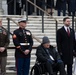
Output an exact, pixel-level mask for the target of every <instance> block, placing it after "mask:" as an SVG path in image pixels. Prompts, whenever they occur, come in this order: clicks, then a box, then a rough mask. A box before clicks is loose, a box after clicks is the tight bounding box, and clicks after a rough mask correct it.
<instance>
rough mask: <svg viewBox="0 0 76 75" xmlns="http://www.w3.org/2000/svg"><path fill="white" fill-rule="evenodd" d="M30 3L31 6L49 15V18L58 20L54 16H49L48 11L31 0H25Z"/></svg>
mask: <svg viewBox="0 0 76 75" xmlns="http://www.w3.org/2000/svg"><path fill="white" fill-rule="evenodd" d="M27 1H28V2H29V3H30V4H32V5H33V6H35V7H36V8H38V9H39V10H41V11H42V12H44V13H45V14H46V15H48V16H50V18H53V19H54V20H55V21H57V22H58V20H57V19H56V18H54V17H53V16H51V15H50V14H49V13H48V12H46V11H45V10H43V9H42V8H40V7H39V6H37V5H36V4H34V3H33V2H32V1H30V0H27Z"/></svg>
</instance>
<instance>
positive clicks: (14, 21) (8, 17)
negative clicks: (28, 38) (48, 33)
mask: <svg viewBox="0 0 76 75" xmlns="http://www.w3.org/2000/svg"><path fill="white" fill-rule="evenodd" d="M7 19H10V20H11V21H13V22H14V23H15V24H16V25H19V24H18V23H17V22H15V21H14V20H13V19H12V18H10V17H7ZM32 37H33V38H34V39H36V40H37V41H38V42H39V43H41V41H40V40H39V39H38V38H37V37H35V36H34V35H32Z"/></svg>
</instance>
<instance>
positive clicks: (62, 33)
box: [56, 17, 75, 75]
mask: <svg viewBox="0 0 76 75" xmlns="http://www.w3.org/2000/svg"><path fill="white" fill-rule="evenodd" d="M63 23H64V26H63V27H62V28H60V29H58V30H57V37H56V40H57V48H58V52H59V54H60V55H61V58H62V60H63V62H64V65H67V74H68V75H72V64H73V52H75V33H74V30H73V29H72V28H70V18H69V17H65V18H64V19H63Z"/></svg>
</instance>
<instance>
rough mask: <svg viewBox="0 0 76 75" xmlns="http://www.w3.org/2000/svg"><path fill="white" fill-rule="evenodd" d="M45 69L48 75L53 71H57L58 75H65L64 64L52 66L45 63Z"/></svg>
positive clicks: (51, 74)
mask: <svg viewBox="0 0 76 75" xmlns="http://www.w3.org/2000/svg"><path fill="white" fill-rule="evenodd" d="M45 65H46V69H47V71H48V72H49V75H53V74H54V73H53V70H58V71H59V72H60V75H66V72H65V69H64V64H63V62H60V63H55V64H54V65H52V64H51V63H50V62H48V61H47V62H46V63H45Z"/></svg>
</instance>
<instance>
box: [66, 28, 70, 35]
mask: <svg viewBox="0 0 76 75" xmlns="http://www.w3.org/2000/svg"><path fill="white" fill-rule="evenodd" d="M67 33H68V36H69V35H70V31H69V29H68V28H67Z"/></svg>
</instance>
